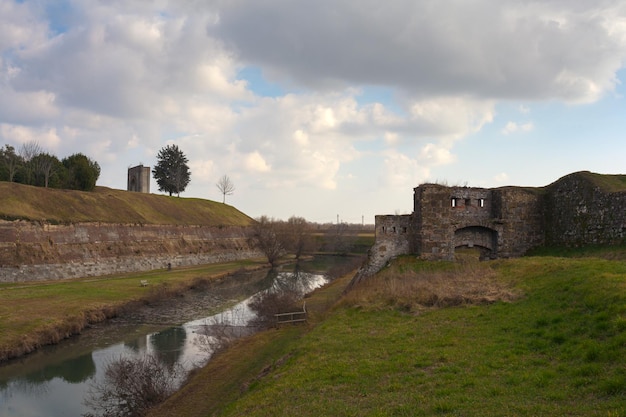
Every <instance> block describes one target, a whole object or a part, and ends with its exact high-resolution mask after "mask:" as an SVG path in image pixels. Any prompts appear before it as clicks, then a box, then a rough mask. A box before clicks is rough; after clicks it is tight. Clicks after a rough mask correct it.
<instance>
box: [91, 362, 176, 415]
mask: <svg viewBox="0 0 626 417" xmlns="http://www.w3.org/2000/svg"><path fill="white" fill-rule="evenodd" d="M182 372H183V370H182V367H180V366H176V365H174V366H173V367H171V366H166V365H164V364H163V363H162V362H161V361H160V360H159V358H158V357H157V356H155V355H144V356H141V357H137V358H129V357H120V358H119V359H117V360H115V361H113V362H110V363H109V364H107V366H106V368H105V371H104V380H103V381H100V382H99V383H95V384H94V385H92V386H91V388H90V391H89V396H88V398H86V399H85V404H86V405H88V406H90V407H91V408H92V409H93V410H96V413H95V414H92V413H87V414H84V415H83V416H85V417H96V416H101V417H135V416H143V415H145V413H146V411H147V410H148V409H149V408H151V407H154V406H155V405H157V404H159V403H160V402H162V401H164V400H165V399H166V398H167V397H169V396H170V395H171V394H173V393H174V391H175V390H176V389H177V388H178V381H180V378H181V376H182Z"/></svg>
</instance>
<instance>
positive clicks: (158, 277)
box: [0, 261, 265, 360]
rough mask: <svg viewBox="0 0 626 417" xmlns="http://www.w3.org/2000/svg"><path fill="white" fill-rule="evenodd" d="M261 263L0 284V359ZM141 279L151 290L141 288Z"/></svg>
mask: <svg viewBox="0 0 626 417" xmlns="http://www.w3.org/2000/svg"><path fill="white" fill-rule="evenodd" d="M264 265H265V264H264V263H261V262H260V261H237V262H229V263H222V264H211V265H205V266H202V267H192V268H185V269H176V270H173V271H165V270H158V271H150V272H144V273H137V274H125V275H119V276H108V277H102V278H97V279H94V278H86V279H73V280H65V281H49V282H33V283H17V284H14V283H12V284H0V360H3V359H6V358H7V357H12V356H17V355H19V354H22V353H25V352H29V351H31V350H33V349H34V348H36V347H38V346H41V345H43V344H48V343H55V342H57V341H59V340H61V339H62V338H65V337H67V336H69V335H71V334H75V333H78V332H80V330H81V329H82V328H84V326H85V325H87V324H88V323H90V322H97V321H101V320H104V319H106V318H108V317H111V316H113V315H115V314H116V313H117V312H118V311H119V310H120V309H122V308H124V307H125V306H127V305H129V303H133V302H150V301H151V300H156V299H160V298H164V297H168V296H171V295H172V294H175V293H177V292H178V291H182V290H184V289H186V288H189V287H190V286H193V285H196V284H197V283H198V281H199V280H209V279H213V278H217V277H220V276H223V275H225V274H228V273H231V272H235V271H237V270H240V269H242V268H259V267H262V266H264ZM141 280H147V281H148V282H149V285H148V286H146V287H142V286H140V285H139V283H140V281H141Z"/></svg>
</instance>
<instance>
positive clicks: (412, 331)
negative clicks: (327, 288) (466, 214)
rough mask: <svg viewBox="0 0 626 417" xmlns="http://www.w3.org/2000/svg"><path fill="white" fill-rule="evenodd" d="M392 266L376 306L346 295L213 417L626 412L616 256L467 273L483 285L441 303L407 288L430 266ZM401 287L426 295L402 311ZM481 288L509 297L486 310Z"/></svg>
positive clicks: (516, 263)
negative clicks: (282, 359)
mask: <svg viewBox="0 0 626 417" xmlns="http://www.w3.org/2000/svg"><path fill="white" fill-rule="evenodd" d="M400 261H401V262H397V263H396V264H394V265H393V266H392V267H391V268H388V269H386V270H385V271H384V272H383V273H380V274H379V275H378V276H377V277H375V278H374V279H375V280H378V281H377V285H376V286H373V288H375V290H376V291H377V295H376V296H375V297H369V296H368V294H367V292H368V290H367V289H365V290H364V293H363V294H358V293H356V294H355V295H353V296H352V298H350V297H351V295H350V294H348V297H347V299H346V300H344V302H343V304H342V305H340V306H339V307H338V308H337V309H336V310H335V312H334V313H333V314H332V315H330V316H329V317H328V318H327V319H326V320H325V321H324V322H322V323H321V324H320V325H318V326H317V327H315V328H314V329H312V331H311V332H310V333H308V334H307V335H305V336H304V337H302V339H300V340H299V341H297V342H296V343H294V345H293V346H292V348H291V350H290V352H289V354H288V355H287V356H288V359H287V360H286V361H285V362H284V363H282V364H281V365H280V366H275V367H274V368H273V370H272V371H271V372H269V373H268V374H267V375H265V376H263V377H262V378H260V379H257V380H254V382H253V383H251V384H250V385H249V386H248V387H247V389H246V390H245V392H244V393H243V394H242V395H241V397H240V398H239V400H237V401H235V402H233V403H231V404H230V405H229V406H227V407H226V409H225V410H224V413H223V414H220V415H227V416H243V415H245V416H275V415H298V416H320V415H333V416H357V415H358V416H433V415H441V416H461V415H462V416H481V417H484V416H504V415H510V416H622V415H626V355H624V351H625V349H626V264H625V263H624V262H623V261H609V260H604V259H598V258H585V259H566V258H556V257H531V258H524V259H511V260H501V261H495V262H492V263H484V264H480V265H478V266H476V265H474V266H472V265H470V266H466V267H464V268H470V269H459V270H458V271H457V273H458V275H457V278H458V279H459V282H461V281H462V278H463V277H464V276H468V275H469V276H470V277H473V278H472V279H474V277H475V278H476V279H478V277H480V276H482V275H484V276H486V277H488V278H487V280H486V281H485V282H484V286H483V287H484V288H478V289H477V288H476V286H474V285H468V286H467V287H466V291H465V295H466V296H467V297H468V298H467V299H468V300H474V301H471V302H470V303H465V301H464V300H465V298H464V297H461V298H459V297H458V296H457V295H455V296H454V297H451V298H449V299H446V298H445V291H446V288H447V287H446V286H445V285H443V286H441V285H440V284H437V285H439V287H438V288H439V289H438V290H437V291H443V293H441V292H439V293H437V291H434V290H433V291H431V290H429V289H428V288H425V287H424V288H422V287H420V286H419V285H417V286H415V285H416V284H414V283H411V284H410V285H409V283H407V281H416V282H419V281H420V280H423V279H425V277H426V279H427V277H428V276H429V275H432V274H435V278H437V279H434V280H431V281H432V282H431V283H430V284H432V283H441V281H442V279H446V278H451V277H452V278H454V277H453V276H451V275H449V274H450V271H448V270H446V269H445V268H444V270H443V271H442V270H441V268H442V267H441V266H440V265H439V264H432V263H419V262H418V263H415V261H413V260H407V259H404V260H400ZM441 265H443V264H441ZM427 280H428V279H427ZM430 284H429V285H430ZM381 287H383V290H384V291H382V293H381ZM409 287H410V288H413V289H414V292H415V293H416V296H418V295H419V293H421V295H422V296H423V295H424V294H425V292H428V291H431V293H432V294H435V295H434V296H433V295H432V294H431V296H430V297H427V296H426V297H423V300H425V301H426V305H425V306H423V307H422V308H415V307H414V306H409V307H407V303H408V302H409V301H408V300H407V298H409V297H410V295H408V294H407V288H409ZM419 288H422V290H421V291H419V290H417V289H419ZM485 288H486V289H487V291H485ZM491 289H493V290H494V291H496V292H500V293H502V294H513V295H514V296H513V297H504V298H509V299H507V300H505V301H496V302H490V301H493V299H490V298H489V295H490V294H492V293H493V291H492V290H491ZM506 289H508V290H506ZM476 291H478V292H482V295H480V294H478V296H476V295H477V294H476ZM394 294H396V295H395V296H394ZM398 298H400V299H401V302H398ZM495 298H498V296H497V294H496V296H495ZM481 299H484V300H485V301H484V302H480V300H481ZM428 304H430V305H428ZM446 304H447V306H446ZM437 305H444V306H445V308H435V307H436V306H437ZM277 350H278V351H280V349H277ZM280 355H281V356H284V355H285V352H280ZM281 356H278V357H277V358H275V360H278V359H279V358H280V357H281ZM205 398H206V397H205ZM188 415H194V414H193V413H192V414H188ZM198 415H203V414H198ZM205 415H206V414H205Z"/></svg>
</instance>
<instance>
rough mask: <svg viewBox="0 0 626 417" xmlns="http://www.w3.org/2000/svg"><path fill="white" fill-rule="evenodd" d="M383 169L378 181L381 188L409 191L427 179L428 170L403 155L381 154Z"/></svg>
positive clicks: (396, 153) (393, 153) (398, 153)
mask: <svg viewBox="0 0 626 417" xmlns="http://www.w3.org/2000/svg"><path fill="white" fill-rule="evenodd" d="M383 156H384V167H383V170H382V176H381V178H380V181H381V183H382V186H383V187H391V188H395V189H399V190H406V192H407V193H410V190H411V189H413V188H414V187H416V186H417V185H418V184H419V183H421V182H423V181H424V180H425V179H426V178H428V176H429V174H430V170H429V169H428V166H427V165H425V164H420V163H419V162H418V161H417V160H415V159H411V158H409V157H408V156H406V155H405V154H402V153H400V152H397V151H393V150H388V151H385V152H384V153H383Z"/></svg>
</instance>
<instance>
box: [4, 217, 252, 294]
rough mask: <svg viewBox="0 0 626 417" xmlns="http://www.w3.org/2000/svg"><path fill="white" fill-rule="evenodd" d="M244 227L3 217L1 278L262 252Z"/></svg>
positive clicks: (132, 268) (89, 272)
mask: <svg viewBox="0 0 626 417" xmlns="http://www.w3.org/2000/svg"><path fill="white" fill-rule="evenodd" d="M248 233H249V232H248V229H247V228H245V227H208V226H177V225H140V224H135V225H124V224H104V223H79V224H71V225H56V224H49V223H41V222H28V221H14V222H9V221H0V282H16V281H33V280H47V279H63V278H71V277H86V276H100V275H107V274H113V273H123V272H136V271H145V270H152V269H159V268H166V267H167V266H168V264H171V266H172V267H177V266H185V265H198V264H205V263H212V262H221V261H228V260H235V259H246V258H253V257H258V256H260V253H259V252H258V250H257V249H256V248H254V247H252V246H250V244H249V239H248Z"/></svg>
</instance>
